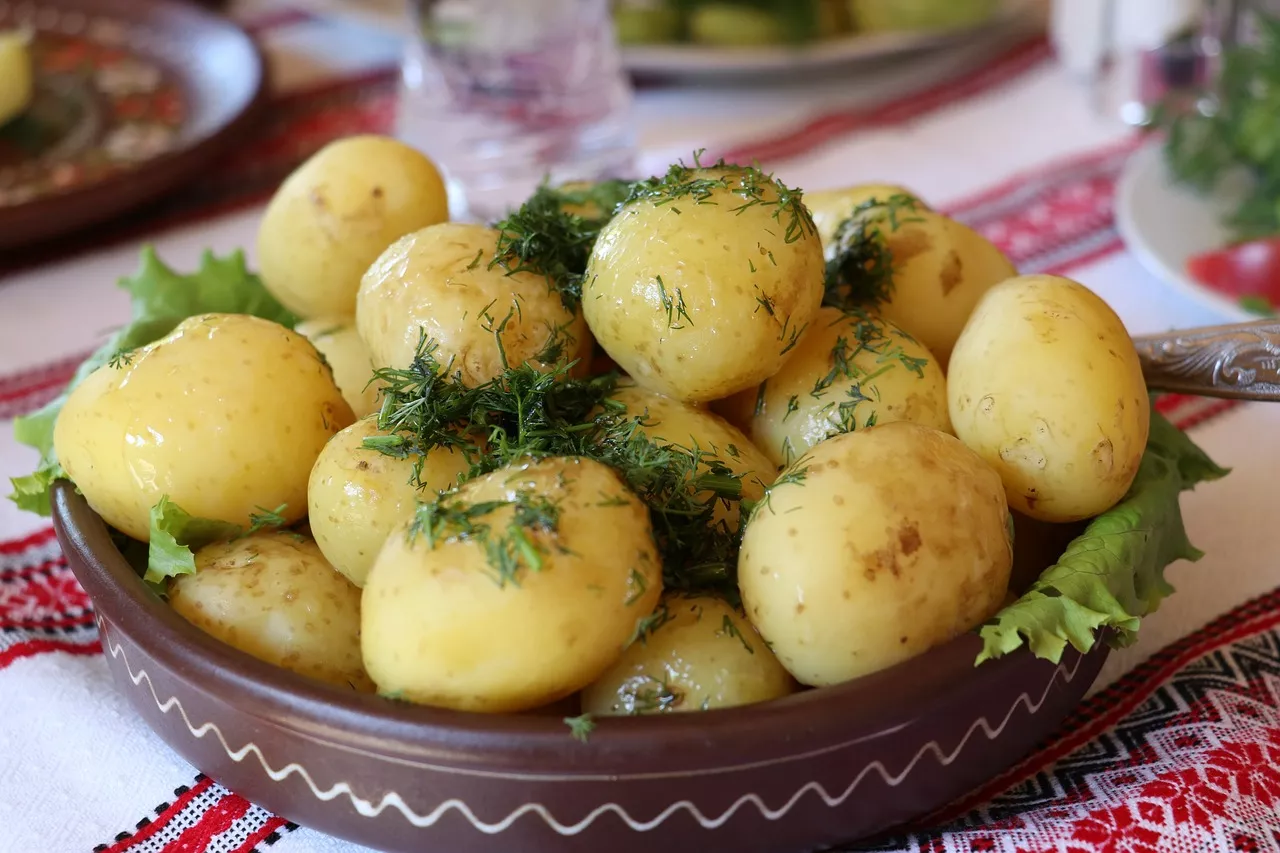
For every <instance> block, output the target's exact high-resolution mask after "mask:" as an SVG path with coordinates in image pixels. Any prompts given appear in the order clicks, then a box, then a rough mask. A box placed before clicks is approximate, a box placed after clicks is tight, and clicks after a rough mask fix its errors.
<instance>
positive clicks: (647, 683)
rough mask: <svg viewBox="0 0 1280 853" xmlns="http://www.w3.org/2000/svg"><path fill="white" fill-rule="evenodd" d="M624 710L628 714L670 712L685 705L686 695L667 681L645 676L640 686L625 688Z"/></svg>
mask: <svg viewBox="0 0 1280 853" xmlns="http://www.w3.org/2000/svg"><path fill="white" fill-rule="evenodd" d="M624 692H625V699H624V701H623V709H624V710H625V711H626V712H627V713H628V714H652V713H654V712H655V711H656V712H662V711H669V710H671V709H673V708H677V707H679V706H680V705H681V704H683V703H684V693H683V692H682V691H680V690H677V689H675V688H674V687H672V686H671V685H670V684H668V683H667V682H666V681H663V680H659V679H656V678H652V677H650V676H643V680H642V681H640V683H639V684H634V685H628V686H627V687H626V688H624Z"/></svg>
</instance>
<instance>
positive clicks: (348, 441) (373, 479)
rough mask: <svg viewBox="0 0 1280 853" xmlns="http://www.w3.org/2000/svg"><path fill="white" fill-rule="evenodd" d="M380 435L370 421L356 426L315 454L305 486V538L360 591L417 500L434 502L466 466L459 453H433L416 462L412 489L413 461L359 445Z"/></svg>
mask: <svg viewBox="0 0 1280 853" xmlns="http://www.w3.org/2000/svg"><path fill="white" fill-rule="evenodd" d="M384 434H385V433H383V432H381V431H380V430H379V429H378V424H377V421H376V420H375V419H373V418H366V419H363V420H358V421H356V422H355V423H354V424H352V425H351V426H349V427H347V428H346V429H344V430H343V431H342V432H340V433H338V434H337V435H335V436H334V437H333V439H332V440H331V441H330V442H329V443H328V444H326V445H325V446H324V450H322V451H320V456H319V457H317V458H316V464H315V466H314V467H313V468H312V469H311V479H310V480H309V482H308V484H307V506H308V512H307V520H308V521H309V522H310V524H311V534H312V535H313V536H315V538H316V544H318V545H319V546H320V550H321V551H322V552H323V553H324V556H325V558H326V559H328V561H329V562H330V563H331V564H332V565H333V567H334V568H335V569H337V570H338V571H339V572H341V573H342V574H343V575H345V576H346V577H347V579H348V580H350V581H351V582H352V583H353V584H355V585H356V586H364V581H365V578H366V577H367V576H368V574H369V569H370V567H371V566H372V565H373V561H374V559H375V558H376V557H377V556H378V551H380V550H381V549H382V544H383V543H384V542H386V541H387V537H388V536H389V535H391V531H392V530H393V529H395V528H396V527H399V526H400V525H402V524H404V523H406V522H407V521H409V520H410V519H411V518H412V517H413V513H414V511H415V510H416V509H417V507H418V501H419V500H424V501H430V500H434V499H435V497H436V495H437V494H439V493H440V492H441V491H443V490H445V489H448V488H452V487H453V486H455V485H456V484H457V481H458V478H459V477H460V476H461V475H462V474H464V473H465V472H466V471H467V470H468V468H469V467H470V466H469V465H468V464H467V460H466V457H464V456H463V454H461V453H459V452H456V451H454V450H452V449H450V448H447V447H439V448H436V449H435V450H433V451H432V452H431V453H429V454H428V455H427V457H426V458H425V459H424V460H423V461H422V472H421V480H422V484H423V488H422V489H418V488H416V487H415V486H414V485H413V483H412V482H411V479H412V477H413V466H414V459H413V458H411V457H405V458H397V457H395V456H388V455H386V454H385V453H381V452H380V451H377V450H370V449H368V448H366V447H365V446H364V440H365V439H366V438H369V437H371V436H379V435H384Z"/></svg>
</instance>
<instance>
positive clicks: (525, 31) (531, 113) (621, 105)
mask: <svg viewBox="0 0 1280 853" xmlns="http://www.w3.org/2000/svg"><path fill="white" fill-rule="evenodd" d="M411 13H412V15H413V24H414V28H415V31H414V35H415V38H412V39H410V45H409V48H408V50H407V53H406V57H405V61H404V65H403V73H402V81H401V98H400V105H399V112H398V116H397V125H398V128H397V133H398V135H399V136H400V137H401V138H402V139H404V140H406V141H407V142H409V143H410V144H412V145H414V146H416V147H417V148H419V149H421V150H422V151H423V152H425V153H426V154H427V155H428V156H430V157H431V158H432V159H433V160H435V161H436V163H437V164H439V165H440V166H441V168H442V169H443V171H444V172H445V176H446V180H447V182H448V186H449V205H450V214H451V215H452V216H453V217H454V218H455V219H459V220H468V219H470V220H480V221H494V220H496V219H499V218H501V217H502V216H503V215H504V214H505V213H506V212H507V211H509V210H510V209H512V208H514V207H516V206H518V205H519V204H520V203H521V202H522V201H523V200H524V199H525V198H527V197H528V196H529V195H530V194H531V193H532V192H533V191H534V190H535V189H536V188H537V186H538V184H539V183H540V182H541V181H543V180H544V179H546V180H550V181H551V182H552V183H562V182H566V181H577V180H585V181H594V180H600V179H603V178H608V177H630V176H631V173H632V170H633V168H634V165H635V140H634V133H633V129H632V125H631V88H630V83H629V81H628V79H627V77H626V75H625V73H624V71H623V69H622V67H621V61H620V57H619V53H618V47H617V42H616V39H615V36H614V30H613V22H612V17H611V15H610V3H609V0H413V2H412V3H411Z"/></svg>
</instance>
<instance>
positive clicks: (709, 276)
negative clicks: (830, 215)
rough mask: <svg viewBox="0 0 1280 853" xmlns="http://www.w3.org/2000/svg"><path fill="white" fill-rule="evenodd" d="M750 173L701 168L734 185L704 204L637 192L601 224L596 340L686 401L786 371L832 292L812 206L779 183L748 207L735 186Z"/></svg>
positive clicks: (588, 301) (593, 266)
mask: <svg viewBox="0 0 1280 853" xmlns="http://www.w3.org/2000/svg"><path fill="white" fill-rule="evenodd" d="M742 175H743V173H742V172H733V171H722V170H714V169H701V170H697V169H695V170H690V172H689V180H691V181H692V180H708V181H724V182H726V184H727V185H725V186H720V187H716V188H715V189H712V190H710V193H709V195H708V197H707V198H706V199H705V201H703V202H701V203H699V202H698V201H697V200H696V199H694V198H679V199H677V200H674V201H666V202H665V203H659V202H658V201H654V200H650V199H647V198H641V199H638V200H635V201H632V202H631V203H629V204H627V205H626V206H625V207H623V208H622V209H621V210H620V211H619V212H618V213H617V214H616V215H615V216H614V218H613V219H612V220H611V221H610V222H609V224H608V225H606V226H605V227H604V229H603V230H602V231H601V232H600V237H599V239H598V240H597V241H596V244H595V248H594V250H593V252H592V255H591V261H590V263H589V264H588V267H587V276H586V283H585V286H584V295H583V303H582V305H583V311H584V313H585V314H586V318H587V324H588V325H589V326H590V327H591V332H592V334H593V335H594V336H595V339H596V341H597V342H598V343H599V344H600V346H601V347H602V348H603V349H604V350H605V352H607V353H608V354H609V356H610V357H611V358H612V359H613V360H614V361H616V362H617V363H618V364H619V365H620V366H621V367H622V368H623V370H625V371H626V372H627V373H628V374H629V375H630V376H631V377H632V378H634V379H635V381H636V382H637V383H639V384H640V385H643V386H644V387H646V388H649V389H651V390H653V391H657V392H658V393H660V394H665V395H666V396H668V397H674V398H676V399H678V400H683V401H685V402H706V401H709V400H714V399H717V398H720V397H726V396H728V395H730V394H733V393H736V392H737V391H741V390H742V389H743V388H748V387H752V386H755V385H757V384H759V383H760V382H761V381H762V380H764V379H765V378H767V377H769V376H771V375H773V374H774V373H776V372H777V371H778V368H779V367H781V366H782V365H783V363H784V362H785V361H786V359H787V356H788V354H789V353H790V352H791V350H792V348H793V346H794V343H795V341H796V340H797V339H798V337H799V334H800V333H801V332H802V331H803V329H804V327H805V326H806V325H807V324H808V323H809V322H810V320H812V319H813V315H814V314H815V313H816V312H817V310H818V306H819V304H820V303H821V301H822V276H823V259H822V245H821V242H820V241H819V239H818V235H817V230H816V229H815V228H814V226H813V222H812V220H811V219H810V218H809V214H808V212H807V211H806V210H804V209H803V206H802V205H800V204H799V203H798V202H796V203H795V207H794V211H793V210H792V208H791V207H789V206H788V208H787V209H780V208H779V206H778V204H776V203H775V202H777V200H778V198H779V195H778V192H777V190H776V189H775V188H773V187H772V186H770V185H765V186H764V187H763V188H762V190H761V194H762V198H763V199H764V202H763V203H759V204H754V205H751V206H748V207H744V206H743V205H744V204H745V203H746V199H745V198H744V197H743V195H741V194H739V193H738V192H735V191H734V188H735V187H740V186H741V182H742V180H743V178H742ZM775 213H778V214H779V218H777V219H775V218H774V214H775ZM793 214H794V215H795V216H796V222H795V227H794V229H792V231H793V233H792V234H791V235H790V236H791V237H792V238H793V239H792V241H791V242H787V236H788V235H787V234H786V231H787V230H788V226H789V224H790V223H791V217H792V216H793Z"/></svg>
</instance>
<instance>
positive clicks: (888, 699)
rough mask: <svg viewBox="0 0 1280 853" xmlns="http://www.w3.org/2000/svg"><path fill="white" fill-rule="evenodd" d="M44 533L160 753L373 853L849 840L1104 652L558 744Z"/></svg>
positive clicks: (1028, 556) (72, 525) (995, 740)
mask: <svg viewBox="0 0 1280 853" xmlns="http://www.w3.org/2000/svg"><path fill="white" fill-rule="evenodd" d="M54 523H55V526H56V528H57V532H58V540H59V541H60V542H61V543H62V547H63V550H64V551H65V553H66V555H67V559H68V561H69V563H70V565H71V568H72V570H73V571H74V572H75V574H76V577H77V578H78V579H79V581H80V583H81V584H82V585H83V586H84V588H85V590H86V591H87V592H88V593H89V595H90V596H91V597H92V599H93V602H94V606H95V608H96V610H97V617H98V625H99V627H100V629H101V632H102V645H103V648H104V649H105V651H106V658H107V663H108V665H109V666H110V668H111V671H112V673H113V675H114V677H115V679H116V682H117V684H118V686H119V688H120V689H121V690H122V691H123V692H124V693H125V695H127V696H128V697H129V700H130V701H131V702H132V703H133V706H134V708H135V709H136V710H137V712H138V714H139V715H140V716H141V717H142V718H143V719H144V720H146V722H147V724H148V725H150V726H151V727H152V728H153V729H154V730H155V731H156V733H157V734H159V735H160V737H162V738H163V739H164V740H165V741H166V742H168V744H169V745H170V746H171V747H173V749H174V750H176V751H177V752H178V753H179V754H181V755H182V756H183V757H185V758H186V759H187V760H188V761H190V762H191V763H192V764H194V765H195V766H196V767H198V768H199V769H200V770H201V771H203V772H204V773H206V774H208V775H209V776H211V777H213V778H214V779H217V780H218V781H219V782H221V783H222V784H224V785H226V786H227V787H229V788H231V789H233V790H235V791H237V792H239V793H241V794H243V795H244V796H246V797H248V798H249V799H251V800H253V801H254V802H257V803H259V804H261V805H263V806H265V807H266V808H269V809H271V810H273V811H275V812H277V813H278V814H280V815H282V816H284V817H286V818H288V819H289V820H292V821H296V822H297V823H300V824H303V825H306V826H310V827H313V828H315V829H318V830H321V831H323V832H327V833H330V834H332V835H337V836H341V837H343V838H347V839H350V840H352V841H356V842H359V843H362V844H366V845H369V846H372V847H376V848H378V849H381V850H388V851H406V853H407V851H422V850H450V851H454V850H456V851H462V850H465V851H469V853H483V852H484V851H493V853H511V851H517V850H518V851H522V853H534V851H552V850H554V851H593V853H596V852H597V851H601V850H609V851H612V853H627V851H644V853H652V851H653V850H655V849H657V850H664V851H670V853H676V851H707V850H732V851H734V853H748V851H771V853H781V851H801V850H811V849H814V848H817V847H821V846H824V845H829V844H833V843H838V842H842V841H850V840H853V839H856V838H860V837H864V836H866V835H868V834H870V833H873V832H876V831H878V830H882V829H886V828H888V827H891V826H893V825H895V824H899V823H902V822H904V821H908V820H911V819H913V818H919V817H922V816H924V815H926V814H928V813H929V812H931V811H933V810H934V809H936V808H939V807H941V806H943V805H945V804H947V803H948V802H950V801H952V800H954V799H956V798H958V797H961V796H963V795H965V794H967V793H969V792H971V791H972V790H973V789H974V788H975V787H976V786H978V785H980V784H982V783H983V782H985V781H987V780H989V779H991V778H992V777H994V776H996V775H998V774H999V773H1000V772H1001V771H1003V770H1005V769H1007V768H1008V767H1010V766H1011V765H1012V764H1014V763H1015V762H1016V761H1017V760H1018V759H1019V758H1020V757H1022V756H1023V755H1024V754H1026V752H1027V751H1028V750H1029V749H1031V747H1032V746H1033V745H1035V744H1036V743H1037V742H1038V741H1040V740H1041V739H1042V738H1044V737H1046V736H1047V735H1049V734H1050V733H1051V732H1053V730H1054V729H1055V728H1056V727H1057V725H1058V724H1059V723H1060V722H1061V721H1062V719H1063V717H1064V716H1065V715H1066V714H1067V713H1068V711H1070V710H1071V709H1072V708H1073V707H1074V706H1075V705H1076V704H1077V703H1078V702H1079V701H1080V700H1081V698H1082V697H1083V696H1084V694H1085V692H1086V691H1087V690H1088V688H1089V685H1090V684H1091V683H1092V682H1093V680H1094V678H1095V677H1096V676H1097V674H1098V670H1099V669H1100V668H1101V666H1102V663H1103V661H1104V660H1105V659H1106V654H1107V652H1106V649H1105V646H1104V645H1103V644H1099V645H1098V647H1097V649H1096V650H1095V651H1093V652H1091V653H1089V654H1088V655H1084V656H1081V655H1079V654H1077V653H1075V652H1074V651H1071V650H1068V651H1067V653H1066V655H1065V656H1064V657H1063V661H1062V663H1061V664H1060V665H1054V664H1051V663H1047V662H1045V661H1041V660H1036V659H1035V658H1033V657H1032V656H1031V655H1030V654H1029V653H1027V652H1025V651H1020V652H1017V653H1015V654H1011V655H1009V656H1007V657H1005V658H1002V659H1000V660H997V661H994V662H991V663H987V664H983V665H982V666H980V667H977V668H975V667H974V666H973V661H974V657H975V655H976V653H977V651H978V649H979V647H980V642H979V640H978V639H977V637H975V636H973V635H967V636H964V637H961V638H959V639H957V640H955V641H954V642H952V643H949V644H947V645H945V646H941V647H939V648H936V649H934V650H932V651H930V652H928V653H926V654H925V655H923V656H921V657H919V658H916V659H915V660H912V661H910V662H908V663H906V664H903V665H901V666H898V667H895V668H893V669H890V670H887V671H884V672H880V673H877V674H875V675H871V676H868V677H865V678H862V679H859V680H857V681H854V682H850V683H847V684H843V685H840V686H837V687H830V688H824V689H821V690H810V691H807V692H804V693H799V694H796V695H794V696H791V697H788V698H786V699H782V700H778V701H775V702H769V703H764V704H760V705H754V706H747V707H741V708H732V709H727V710H718V711H708V712H704V713H690V714H672V715H666V716H651V717H636V718H630V719H604V720H600V721H599V723H598V726H597V728H596V730H595V731H594V732H593V733H592V734H591V737H590V740H589V741H588V742H587V743H579V742H577V741H575V740H573V739H572V738H571V737H570V735H569V731H568V729H567V728H566V726H565V725H564V723H563V722H562V721H561V719H560V716H561V715H560V714H559V713H557V714H554V715H553V714H545V715H537V714H531V715H521V716H517V715H505V716H490V715H480V714H466V713H460V712H453V711H444V710H437V709H432V708H425V707H417V706H411V705H405V704H399V703H394V702H389V701H387V700H385V699H380V698H378V697H376V696H369V695H357V694H353V693H350V692H343V691H340V690H337V689H335V688H332V687H329V686H327V685H323V684H320V683H318V682H312V681H310V680H308V679H305V678H302V677H301V676H297V675H294V674H293V673H291V672H287V671H284V670H281V669H277V668H275V667H273V666H270V665H268V664H265V663H262V662H259V661H257V660H255V659H253V658H250V657H248V656H247V655H244V654H242V653H240V652H238V651H236V650H235V649H232V648H230V647H229V646H225V645H223V644H221V643H219V642H218V641H216V640H214V639H212V638H211V637H209V636H207V635H205V634H204V633H202V632H200V631H199V630H197V629H196V628H193V627H192V626H191V625H189V624H187V623H186V622H185V621H183V620H182V619H181V618H180V617H179V616H177V615H176V614H175V613H174V612H173V611H172V610H170V609H169V607H168V606H167V605H166V604H164V603H163V602H161V601H160V600H159V599H157V598H156V597H155V596H153V595H152V594H151V593H150V592H149V591H148V590H147V589H146V588H145V587H144V585H143V583H142V582H141V580H139V578H138V577H137V575H136V574H134V571H133V569H132V568H131V567H130V566H129V564H128V563H127V562H126V561H125V559H124V558H123V557H122V556H121V555H120V552H119V551H118V550H117V549H116V548H115V546H114V545H113V544H112V540H111V538H110V534H109V532H108V530H107V528H106V526H105V525H104V524H103V522H102V521H101V519H99V518H98V516H97V515H95V514H94V513H93V511H92V510H91V509H89V506H88V504H86V503H85V501H84V499H83V498H82V497H80V496H79V495H77V494H76V492H75V489H74V487H72V486H71V485H69V484H67V483H65V482H64V483H59V484H58V485H57V487H56V490H55V493H54ZM1036 532H1037V531H1036V530H1034V529H1028V530H1025V531H1024V530H1023V529H1021V528H1020V530H1019V535H1018V537H1017V541H1018V542H1019V543H1024V544H1021V545H1020V546H1019V547H1020V549H1021V550H1020V553H1019V555H1018V561H1017V562H1018V564H1019V566H1020V568H1019V569H1018V571H1019V572H1020V573H1021V574H1022V575H1023V577H1024V579H1025V578H1026V577H1027V576H1028V575H1034V574H1035V573H1036V572H1037V569H1036V567H1037V566H1044V565H1048V562H1047V561H1052V560H1053V559H1054V558H1055V557H1056V556H1057V555H1058V554H1060V553H1061V551H1062V548H1063V546H1064V545H1065V540H1066V537H1068V536H1069V535H1071V534H1074V533H1075V531H1073V530H1063V529H1061V528H1058V529H1055V531H1054V532H1053V535H1052V537H1051V538H1050V537H1045V536H1037V535H1034V534H1036ZM1025 533H1031V534H1033V535H1024V534H1025ZM1025 543H1030V544H1025Z"/></svg>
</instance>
